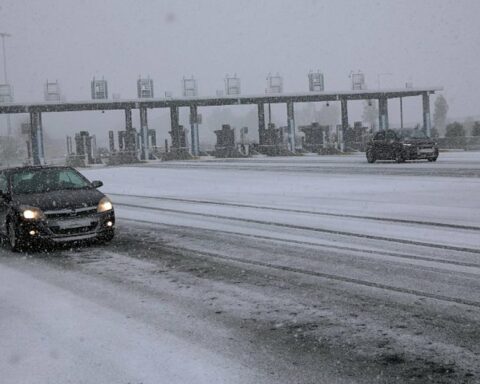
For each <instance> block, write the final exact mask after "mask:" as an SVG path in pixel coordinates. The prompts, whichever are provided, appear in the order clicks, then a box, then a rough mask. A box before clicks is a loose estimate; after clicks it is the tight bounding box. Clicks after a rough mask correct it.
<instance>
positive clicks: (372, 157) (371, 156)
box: [367, 149, 377, 164]
mask: <svg viewBox="0 0 480 384" xmlns="http://www.w3.org/2000/svg"><path fill="white" fill-rule="evenodd" d="M375 160H377V159H376V158H375V154H374V153H373V151H372V150H371V149H367V161H368V162H369V163H370V164H371V163H374V162H375Z"/></svg>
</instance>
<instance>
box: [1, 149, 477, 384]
mask: <svg viewBox="0 0 480 384" xmlns="http://www.w3.org/2000/svg"><path fill="white" fill-rule="evenodd" d="M85 173H86V175H87V176H88V177H89V178H90V179H95V178H101V179H102V180H104V182H105V191H106V192H107V193H109V194H110V195H111V197H112V198H113V200H114V202H115V207H116V213H117V217H118V222H117V224H118V231H117V236H116V238H115V240H114V241H113V242H112V243H111V244H110V245H97V244H92V245H87V246H82V247H74V248H70V247H65V248H58V249H49V250H47V251H40V252H33V253H28V254H23V255H22V254H13V253H11V252H10V251H9V250H8V249H7V248H6V247H4V248H3V249H1V250H0V282H1V283H0V337H1V340H2V343H1V344H0V352H1V353H0V356H1V357H0V372H2V380H1V382H2V383H19V382H21V383H65V382H71V383H94V382H95V383H98V382H112V383H113V382H114V383H144V384H146V383H192V382H195V383H201V382H205V383H207V382H209V383H480V363H479V361H480V326H479V324H480V279H479V276H480V236H479V235H480V220H479V219H478V218H479V217H480V200H479V198H478V196H479V195H478V193H479V192H480V179H479V178H478V177H479V175H480V156H479V155H478V154H476V153H473V154H469V153H449V154H443V156H442V154H441V157H440V158H439V160H438V162H437V163H427V162H412V163H407V164H393V163H379V164H373V165H369V164H367V163H366V162H365V160H364V158H363V157H361V156H344V157H301V158H294V159H292V158H278V159H247V160H236V161H233V160H228V161H219V160H212V161H195V162H174V163H153V164H148V165H140V166H138V167H128V168H126V167H123V168H122V167H121V168H109V169H98V170H89V171H86V172H85Z"/></svg>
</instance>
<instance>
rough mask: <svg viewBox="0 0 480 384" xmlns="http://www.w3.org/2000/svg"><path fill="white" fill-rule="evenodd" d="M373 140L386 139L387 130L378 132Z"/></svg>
mask: <svg viewBox="0 0 480 384" xmlns="http://www.w3.org/2000/svg"><path fill="white" fill-rule="evenodd" d="M373 140H385V132H377V134H376V135H375V137H374V139H373Z"/></svg>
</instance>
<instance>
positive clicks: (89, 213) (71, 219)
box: [44, 206, 98, 236]
mask: <svg viewBox="0 0 480 384" xmlns="http://www.w3.org/2000/svg"><path fill="white" fill-rule="evenodd" d="M44 213H45V216H46V218H47V225H48V228H49V229H50V231H51V232H52V233H53V234H54V235H57V236H70V235H80V234H84V233H89V232H93V231H95V229H96V227H97V225H98V217H97V206H91V207H84V208H77V209H59V210H55V211H53V210H52V211H45V212H44ZM89 219H91V220H89Z"/></svg>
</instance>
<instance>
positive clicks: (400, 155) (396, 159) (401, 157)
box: [395, 151, 405, 163]
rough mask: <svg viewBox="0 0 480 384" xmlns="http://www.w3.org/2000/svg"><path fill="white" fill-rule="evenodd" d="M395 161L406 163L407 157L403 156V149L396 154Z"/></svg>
mask: <svg viewBox="0 0 480 384" xmlns="http://www.w3.org/2000/svg"><path fill="white" fill-rule="evenodd" d="M395 161H396V162H397V163H404V162H405V157H404V156H403V153H402V152H401V151H398V152H397V153H396V154H395Z"/></svg>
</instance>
